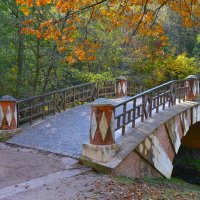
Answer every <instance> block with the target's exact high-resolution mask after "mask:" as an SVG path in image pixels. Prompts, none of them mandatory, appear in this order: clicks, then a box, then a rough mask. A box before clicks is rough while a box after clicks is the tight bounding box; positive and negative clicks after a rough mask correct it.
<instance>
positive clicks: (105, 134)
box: [82, 98, 117, 162]
mask: <svg viewBox="0 0 200 200" xmlns="http://www.w3.org/2000/svg"><path fill="white" fill-rule="evenodd" d="M114 125H115V123H114V106H113V105H112V102H111V101H110V100H108V99H103V98H102V99H97V100H96V101H95V102H94V103H93V104H92V106H91V116H90V144H83V148H82V156H83V157H87V158H89V159H92V160H96V161H98V162H107V161H108V160H110V159H111V158H112V157H113V156H114V155H115V154H116V150H117V145H116V144H115V136H114V132H115V128H114Z"/></svg>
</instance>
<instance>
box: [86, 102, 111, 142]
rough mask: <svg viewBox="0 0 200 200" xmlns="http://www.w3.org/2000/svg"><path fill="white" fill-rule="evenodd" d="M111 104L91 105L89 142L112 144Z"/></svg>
mask: <svg viewBox="0 0 200 200" xmlns="http://www.w3.org/2000/svg"><path fill="white" fill-rule="evenodd" d="M113 111H114V108H113V106H110V105H109V106H108V105H102V106H101V105H97V106H92V111H91V123H90V143H91V144H95V145H108V144H114V138H113V131H114V129H113V125H112V123H113V116H114V115H113Z"/></svg>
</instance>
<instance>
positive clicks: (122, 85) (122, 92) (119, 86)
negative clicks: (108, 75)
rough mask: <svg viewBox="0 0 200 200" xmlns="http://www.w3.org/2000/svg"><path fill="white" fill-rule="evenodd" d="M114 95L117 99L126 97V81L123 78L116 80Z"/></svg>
mask: <svg viewBox="0 0 200 200" xmlns="http://www.w3.org/2000/svg"><path fill="white" fill-rule="evenodd" d="M115 94H116V97H117V98H121V97H126V96H127V79H126V78H125V77H123V76H120V77H118V78H116V88H115Z"/></svg>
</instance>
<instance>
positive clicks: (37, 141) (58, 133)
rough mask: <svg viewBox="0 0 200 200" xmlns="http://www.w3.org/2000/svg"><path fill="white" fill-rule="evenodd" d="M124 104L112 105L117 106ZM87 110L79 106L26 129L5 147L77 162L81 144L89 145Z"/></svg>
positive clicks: (117, 100) (120, 110)
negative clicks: (13, 145)
mask: <svg viewBox="0 0 200 200" xmlns="http://www.w3.org/2000/svg"><path fill="white" fill-rule="evenodd" d="M126 99H127V98H126ZM123 100H125V99H115V100H112V101H113V103H114V104H117V103H119V102H121V101H123ZM90 106H91V104H90V103H89V104H85V105H82V106H78V107H75V108H73V109H71V110H68V111H65V112H62V113H58V114H56V115H54V116H50V117H48V118H46V119H45V120H42V121H38V122H36V123H34V124H33V125H31V126H29V125H28V126H26V127H24V129H23V131H22V132H21V133H20V134H19V135H17V136H15V137H14V138H12V139H10V140H8V141H7V143H9V144H15V145H20V146H24V147H29V148H35V149H39V150H44V151H49V152H53V153H58V154H63V155H67V156H70V157H75V158H78V157H79V156H80V155H81V150H82V144H83V143H87V142H88V141H89V130H90ZM117 112H122V109H118V111H117ZM118 132H119V131H118ZM118 135H119V134H118Z"/></svg>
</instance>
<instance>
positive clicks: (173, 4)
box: [16, 0, 200, 63]
mask: <svg viewBox="0 0 200 200" xmlns="http://www.w3.org/2000/svg"><path fill="white" fill-rule="evenodd" d="M16 3H17V5H18V6H19V7H20V10H21V11H22V12H23V13H24V14H25V15H26V16H27V20H26V21H25V22H24V28H23V33H25V34H31V35H36V37H37V38H39V39H45V40H54V41H55V42H56V44H57V46H58V51H59V52H61V53H62V52H65V53H66V59H65V61H67V62H69V63H74V62H76V60H80V61H92V60H94V59H95V49H96V48H99V47H100V45H99V44H98V43H97V42H95V41H91V40H90V39H89V38H88V34H89V33H88V31H87V26H88V25H89V24H90V23H92V22H93V23H95V21H98V22H99V21H100V22H102V23H104V24H106V26H107V29H106V30H107V31H111V30H112V29H115V28H118V27H122V28H124V29H126V30H127V34H126V35H125V37H124V38H123V40H124V43H127V42H129V40H130V38H131V37H132V36H133V35H135V34H140V35H142V36H153V37H154V38H156V39H157V40H159V41H160V44H161V45H162V46H165V45H167V42H168V38H167V37H166V36H165V32H164V29H163V26H162V20H163V19H160V17H159V15H160V12H162V11H163V9H166V8H168V9H170V10H172V11H173V12H175V13H177V14H179V16H180V17H181V19H182V25H183V26H185V27H189V28H191V27H197V26H198V25H199V23H198V21H199V17H200V5H199V1H198V0H184V1H182V0H126V1H125V0H16ZM83 30H85V31H84V32H83ZM77 38H78V39H77Z"/></svg>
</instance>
